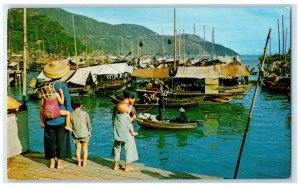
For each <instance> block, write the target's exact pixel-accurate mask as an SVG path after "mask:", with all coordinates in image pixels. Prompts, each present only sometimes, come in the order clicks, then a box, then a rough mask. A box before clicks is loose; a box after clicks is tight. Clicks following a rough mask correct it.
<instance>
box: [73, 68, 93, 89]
mask: <svg viewBox="0 0 300 187" xmlns="http://www.w3.org/2000/svg"><path fill="white" fill-rule="evenodd" d="M90 73H91V70H90V69H88V68H79V69H78V70H76V72H75V73H74V75H73V76H72V77H71V78H70V79H69V80H68V81H67V82H71V83H74V84H78V85H82V86H85V85H86V80H87V78H88V77H89V75H90ZM92 77H93V76H92ZM95 81H96V78H94V77H93V82H95Z"/></svg>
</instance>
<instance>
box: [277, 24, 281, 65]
mask: <svg viewBox="0 0 300 187" xmlns="http://www.w3.org/2000/svg"><path fill="white" fill-rule="evenodd" d="M277 30H278V50H279V51H278V54H279V60H281V57H280V31H279V19H277Z"/></svg>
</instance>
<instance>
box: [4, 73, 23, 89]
mask: <svg viewBox="0 0 300 187" xmlns="http://www.w3.org/2000/svg"><path fill="white" fill-rule="evenodd" d="M22 79H23V71H22V70H10V69H8V70H7V87H10V83H11V82H14V85H15V86H16V85H18V84H22Z"/></svg>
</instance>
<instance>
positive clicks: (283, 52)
mask: <svg viewBox="0 0 300 187" xmlns="http://www.w3.org/2000/svg"><path fill="white" fill-rule="evenodd" d="M281 16H282V17H281V20H282V21H281V23H282V57H283V58H284V54H285V51H284V21H283V15H281Z"/></svg>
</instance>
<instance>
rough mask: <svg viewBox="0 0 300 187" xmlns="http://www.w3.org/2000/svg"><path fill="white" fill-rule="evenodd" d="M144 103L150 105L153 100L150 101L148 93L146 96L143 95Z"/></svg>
mask: <svg viewBox="0 0 300 187" xmlns="http://www.w3.org/2000/svg"><path fill="white" fill-rule="evenodd" d="M143 103H144V104H150V103H151V99H150V97H149V96H148V94H147V93H144V95H143Z"/></svg>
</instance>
